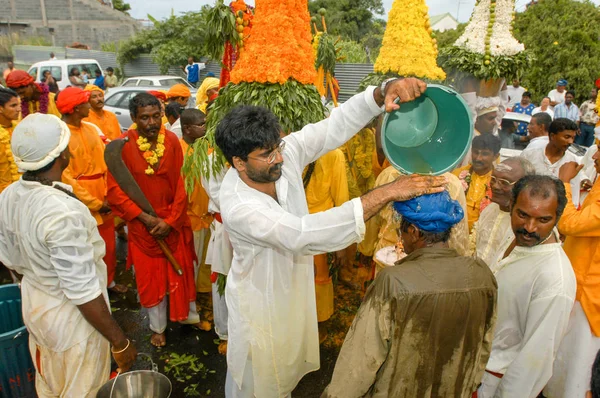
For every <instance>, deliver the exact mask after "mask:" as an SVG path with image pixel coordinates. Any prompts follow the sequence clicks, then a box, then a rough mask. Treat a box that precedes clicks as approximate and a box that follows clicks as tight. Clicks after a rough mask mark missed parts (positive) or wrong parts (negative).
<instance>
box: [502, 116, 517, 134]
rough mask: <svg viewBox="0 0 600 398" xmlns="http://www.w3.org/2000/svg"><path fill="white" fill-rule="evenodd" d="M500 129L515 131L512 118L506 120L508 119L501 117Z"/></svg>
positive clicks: (515, 127)
mask: <svg viewBox="0 0 600 398" xmlns="http://www.w3.org/2000/svg"><path fill="white" fill-rule="evenodd" d="M500 130H502V131H505V132H506V131H512V132H515V131H517V126H516V125H515V122H513V121H512V120H508V119H502V123H500Z"/></svg>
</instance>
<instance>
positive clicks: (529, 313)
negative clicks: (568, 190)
mask: <svg viewBox="0 0 600 398" xmlns="http://www.w3.org/2000/svg"><path fill="white" fill-rule="evenodd" d="M512 203H513V204H512V208H511V212H510V217H511V226H512V230H513V233H514V234H515V239H514V241H513V242H512V243H511V244H510V245H509V247H508V250H507V252H506V257H505V258H504V259H502V260H501V261H500V262H499V263H498V266H497V267H496V269H495V272H494V275H495V277H496V281H497V282H498V307H497V314H498V318H497V322H496V329H495V331H494V339H493V341H492V353H491V355H490V359H489V361H488V364H487V366H486V372H485V374H484V376H483V380H482V384H481V386H480V387H479V389H478V392H477V393H478V397H479V398H490V397H496V398H501V397H505V398H508V397H523V398H527V397H529V398H535V397H537V396H538V395H539V393H540V392H541V391H542V389H543V388H544V386H545V385H546V383H547V382H548V380H549V379H550V377H551V376H552V363H553V362H554V358H555V357H556V353H557V351H558V348H559V345H560V342H561V340H562V338H563V336H564V334H565V332H566V331H567V325H568V323H569V314H570V313H571V309H572V308H573V301H574V300H575V291H576V281H575V274H574V273H573V269H572V268H571V263H570V261H569V258H568V257H567V255H566V254H565V252H564V251H563V249H562V247H561V241H560V239H559V235H558V232H557V231H556V230H555V226H556V225H557V223H558V221H559V220H560V217H561V215H562V213H563V211H564V208H565V205H566V204H567V197H566V195H565V188H564V185H563V183H562V182H560V181H559V180H558V179H556V178H554V177H551V176H540V175H533V176H527V177H524V178H522V179H520V180H519V181H517V183H516V184H515V186H514V188H513V194H512Z"/></svg>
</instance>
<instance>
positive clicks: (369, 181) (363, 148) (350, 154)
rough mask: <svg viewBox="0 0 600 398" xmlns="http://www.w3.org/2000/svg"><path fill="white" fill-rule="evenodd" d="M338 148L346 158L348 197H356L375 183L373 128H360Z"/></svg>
mask: <svg viewBox="0 0 600 398" xmlns="http://www.w3.org/2000/svg"><path fill="white" fill-rule="evenodd" d="M340 150H341V151H342V152H343V153H344V157H345V158H346V164H347V174H348V189H349V191H350V199H354V198H358V197H359V196H361V195H363V194H365V193H367V192H368V191H369V190H371V189H372V188H373V186H374V185H375V174H374V173H373V153H374V152H375V131H374V129H371V128H364V129H362V130H361V131H360V132H359V133H358V134H356V135H355V136H354V137H352V138H351V139H350V141H348V142H346V144H345V145H342V146H341V147H340Z"/></svg>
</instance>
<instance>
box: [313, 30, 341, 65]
mask: <svg viewBox="0 0 600 398" xmlns="http://www.w3.org/2000/svg"><path fill="white" fill-rule="evenodd" d="M335 48H336V38H335V37H333V36H331V35H330V34H327V33H323V34H321V35H320V36H319V48H318V49H317V56H316V58H315V69H319V68H320V67H321V66H322V67H323V70H325V73H331V74H333V73H334V72H335V63H336V61H337V54H336V51H335Z"/></svg>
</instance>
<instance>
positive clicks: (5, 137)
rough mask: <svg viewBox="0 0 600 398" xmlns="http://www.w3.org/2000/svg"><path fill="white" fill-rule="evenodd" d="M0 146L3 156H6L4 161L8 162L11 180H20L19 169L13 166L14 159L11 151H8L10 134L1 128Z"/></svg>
mask: <svg viewBox="0 0 600 398" xmlns="http://www.w3.org/2000/svg"><path fill="white" fill-rule="evenodd" d="M0 144H2V145H3V146H4V154H5V155H6V160H7V161H8V168H9V170H10V176H11V180H12V181H13V182H14V181H17V180H18V179H19V178H20V175H19V169H18V168H17V165H16V164H15V158H14V157H13V154H12V151H11V150H10V134H9V133H8V130H6V129H5V128H3V127H0Z"/></svg>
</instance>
